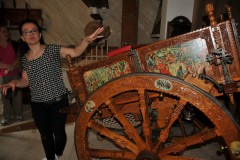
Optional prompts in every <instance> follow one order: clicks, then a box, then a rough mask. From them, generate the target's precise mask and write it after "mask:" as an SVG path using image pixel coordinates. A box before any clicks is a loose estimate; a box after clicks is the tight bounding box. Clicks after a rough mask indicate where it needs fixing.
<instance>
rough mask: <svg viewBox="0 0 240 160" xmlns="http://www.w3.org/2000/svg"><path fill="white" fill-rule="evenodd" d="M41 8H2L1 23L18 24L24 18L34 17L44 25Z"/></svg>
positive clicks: (0, 9)
mask: <svg viewBox="0 0 240 160" xmlns="http://www.w3.org/2000/svg"><path fill="white" fill-rule="evenodd" d="M41 12H42V11H41V9H16V8H0V23H2V24H6V25H8V27H10V29H11V27H12V26H17V25H19V23H20V22H21V21H22V20H24V19H34V20H36V21H38V22H40V25H42V17H41Z"/></svg>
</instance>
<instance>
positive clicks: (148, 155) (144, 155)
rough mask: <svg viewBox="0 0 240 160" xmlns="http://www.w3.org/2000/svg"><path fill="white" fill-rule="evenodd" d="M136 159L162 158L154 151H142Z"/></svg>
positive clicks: (150, 159) (152, 159)
mask: <svg viewBox="0 0 240 160" xmlns="http://www.w3.org/2000/svg"><path fill="white" fill-rule="evenodd" d="M136 160H160V159H159V158H158V156H157V155H156V154H154V153H151V152H148V151H142V152H140V153H139V154H138V156H137V158H136Z"/></svg>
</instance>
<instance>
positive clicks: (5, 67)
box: [0, 62, 11, 69]
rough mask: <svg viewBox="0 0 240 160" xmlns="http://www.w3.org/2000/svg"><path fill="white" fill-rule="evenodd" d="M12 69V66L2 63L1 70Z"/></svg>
mask: <svg viewBox="0 0 240 160" xmlns="http://www.w3.org/2000/svg"><path fill="white" fill-rule="evenodd" d="M10 67H11V65H9V64H6V63H1V62H0V68H1V69H8V68H10Z"/></svg>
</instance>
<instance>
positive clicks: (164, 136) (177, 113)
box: [153, 99, 187, 153]
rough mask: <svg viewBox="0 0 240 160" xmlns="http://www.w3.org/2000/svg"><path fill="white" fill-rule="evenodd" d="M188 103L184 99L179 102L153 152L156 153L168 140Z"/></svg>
mask: <svg viewBox="0 0 240 160" xmlns="http://www.w3.org/2000/svg"><path fill="white" fill-rule="evenodd" d="M186 103H187V102H186V101H184V100H182V99H180V100H179V102H178V104H177V105H176V107H175V109H174V110H173V113H172V116H171V118H170V120H169V122H168V123H167V125H166V127H165V128H164V129H163V130H162V131H161V133H160V135H159V137H158V139H159V141H158V142H157V143H156V145H155V146H154V148H153V151H154V152H155V153H156V152H157V151H158V149H159V146H160V145H161V144H162V143H163V142H165V141H166V140H167V138H168V136H169V131H170V128H171V126H172V125H173V123H174V122H175V121H176V120H177V119H178V117H179V116H180V114H181V111H182V110H183V108H184V106H185V104H186Z"/></svg>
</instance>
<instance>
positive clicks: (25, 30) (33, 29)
mask: <svg viewBox="0 0 240 160" xmlns="http://www.w3.org/2000/svg"><path fill="white" fill-rule="evenodd" d="M21 37H22V40H23V41H25V42H26V43H27V44H29V45H32V44H37V43H40V41H39V40H40V38H41V33H40V32H39V30H38V27H37V26H36V25H35V24H34V23H25V24H24V25H23V26H22V36H21Z"/></svg>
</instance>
